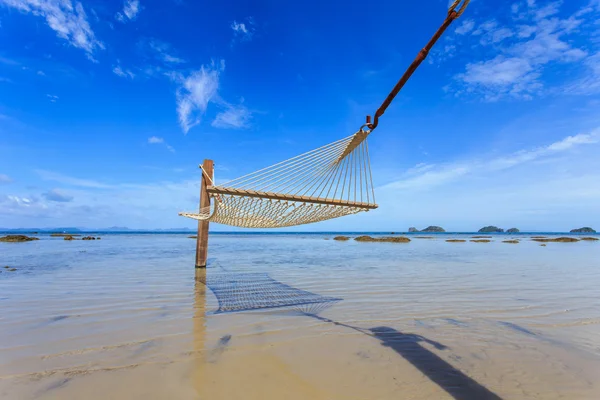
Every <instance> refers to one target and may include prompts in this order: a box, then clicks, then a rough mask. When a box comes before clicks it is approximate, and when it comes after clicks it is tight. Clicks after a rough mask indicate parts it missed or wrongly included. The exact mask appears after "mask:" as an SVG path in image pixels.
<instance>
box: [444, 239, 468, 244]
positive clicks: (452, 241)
mask: <svg viewBox="0 0 600 400" xmlns="http://www.w3.org/2000/svg"><path fill="white" fill-rule="evenodd" d="M446 242H448V243H464V242H466V240H465V239H448V240H446Z"/></svg>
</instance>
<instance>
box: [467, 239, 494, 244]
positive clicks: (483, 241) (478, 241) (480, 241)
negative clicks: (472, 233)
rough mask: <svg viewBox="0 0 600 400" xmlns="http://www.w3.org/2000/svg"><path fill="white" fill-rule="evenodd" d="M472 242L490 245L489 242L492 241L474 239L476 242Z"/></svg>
mask: <svg viewBox="0 0 600 400" xmlns="http://www.w3.org/2000/svg"><path fill="white" fill-rule="evenodd" d="M471 242H473V243H489V242H491V240H490V239H474V240H471Z"/></svg>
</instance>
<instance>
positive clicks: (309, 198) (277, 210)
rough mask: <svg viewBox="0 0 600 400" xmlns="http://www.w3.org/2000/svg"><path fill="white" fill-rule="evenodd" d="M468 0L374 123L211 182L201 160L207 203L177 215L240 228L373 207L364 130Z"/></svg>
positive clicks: (321, 218)
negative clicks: (250, 170)
mask: <svg viewBox="0 0 600 400" xmlns="http://www.w3.org/2000/svg"><path fill="white" fill-rule="evenodd" d="M469 1H470V0H456V1H454V3H453V4H452V5H451V6H450V9H449V11H448V16H447V17H446V20H445V21H444V23H443V24H442V26H441V27H440V28H439V29H438V31H437V32H436V33H435V35H434V36H433V37H432V39H431V40H430V41H429V43H427V45H426V46H425V47H424V48H423V49H422V50H421V51H420V52H419V55H418V56H417V58H416V59H415V60H414V61H413V63H412V64H411V65H410V67H409V68H408V69H407V71H406V72H405V73H404V75H403V76H402V78H401V79H400V80H399V81H398V83H397V84H396V86H395V87H394V89H393V90H392V91H391V92H390V94H389V95H388V97H387V98H386V99H385V101H384V102H383V104H382V105H381V107H379V109H377V111H376V113H375V115H374V119H373V123H371V118H370V116H367V123H366V124H365V125H363V126H362V127H361V128H360V129H359V131H358V132H356V133H355V134H354V135H352V136H349V137H347V138H344V139H341V140H338V141H336V142H333V143H331V144H328V145H326V146H323V147H320V148H318V149H315V150H312V151H309V152H308V153H304V154H302V155H299V156H296V157H294V158H291V159H289V160H286V161H283V162H280V163H278V164H275V165H273V166H271V167H267V168H264V169H262V170H259V171H256V172H254V173H251V174H248V175H245V176H242V177H241V178H237V179H234V180H232V181H229V182H227V183H224V184H221V185H215V184H214V180H213V176H212V162H211V164H210V165H211V168H210V169H211V171H206V170H205V169H204V168H202V166H200V168H202V172H203V184H202V189H203V193H202V194H201V198H202V196H207V201H204V202H203V201H202V199H201V204H205V205H208V206H205V207H201V208H200V210H199V212H181V213H179V215H181V216H184V217H188V218H192V219H196V220H199V221H210V222H216V223H220V224H225V225H231V226H238V227H243V228H282V227H289V226H294V225H303V224H310V223H313V222H320V221H325V220H328V219H332V218H338V217H343V216H345V215H351V214H356V213H359V212H361V211H369V210H373V209H375V208H377V204H376V203H375V191H374V189H373V179H372V175H371V165H370V161H369V148H368V145H367V136H368V135H369V134H370V133H371V132H372V131H373V129H375V128H376V127H377V125H378V123H379V117H380V116H382V115H383V114H384V113H385V110H386V109H387V107H388V106H389V105H390V104H391V102H392V100H393V99H394V97H395V96H396V95H397V94H398V92H399V91H400V89H402V87H403V86H404V84H405V83H406V82H407V81H408V79H409V78H410V77H411V76H412V74H413V73H414V72H415V70H416V69H417V67H418V66H419V65H420V64H421V63H422V62H423V60H424V59H425V57H427V54H428V53H429V50H431V48H432V47H433V45H434V44H435V43H436V42H437V40H438V39H439V38H440V36H441V35H442V33H444V31H445V30H446V29H447V28H448V26H450V24H451V23H452V22H453V21H454V20H455V19H457V18H458V17H459V16H460V15H461V14H462V13H463V12H464V10H465V8H466V7H467V5H468V4H469ZM461 2H462V5H461V6H460V7H459V4H460V3H461ZM210 200H212V201H210Z"/></svg>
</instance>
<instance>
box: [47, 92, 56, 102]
mask: <svg viewBox="0 0 600 400" xmlns="http://www.w3.org/2000/svg"><path fill="white" fill-rule="evenodd" d="M46 97H48V99H49V100H50V102H52V103H56V101H57V100H58V96H56V95H53V94H47V95H46Z"/></svg>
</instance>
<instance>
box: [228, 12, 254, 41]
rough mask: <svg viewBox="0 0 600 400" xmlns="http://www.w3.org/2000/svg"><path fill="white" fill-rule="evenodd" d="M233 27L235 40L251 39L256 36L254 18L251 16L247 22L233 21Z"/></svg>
mask: <svg viewBox="0 0 600 400" xmlns="http://www.w3.org/2000/svg"><path fill="white" fill-rule="evenodd" d="M231 29H233V36H234V40H235V39H237V40H239V41H249V40H251V39H252V37H253V36H254V31H255V29H254V19H253V18H252V17H250V18H247V19H246V22H237V21H233V22H232V23H231ZM232 43H233V42H232Z"/></svg>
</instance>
